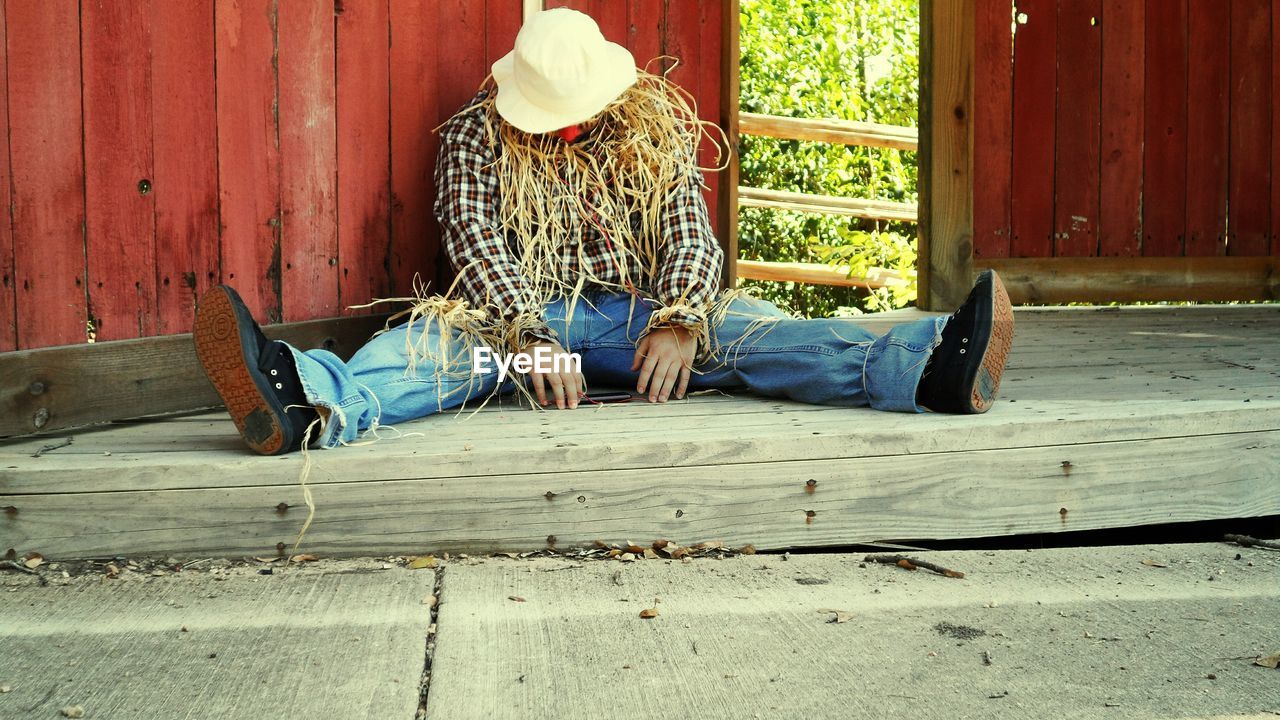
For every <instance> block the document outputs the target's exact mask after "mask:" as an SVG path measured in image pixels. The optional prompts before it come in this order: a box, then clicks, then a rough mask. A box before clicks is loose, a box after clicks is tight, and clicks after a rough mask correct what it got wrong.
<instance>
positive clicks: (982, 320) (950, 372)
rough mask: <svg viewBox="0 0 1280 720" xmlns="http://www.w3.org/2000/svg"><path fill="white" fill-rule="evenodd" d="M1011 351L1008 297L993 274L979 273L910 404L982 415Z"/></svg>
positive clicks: (996, 276)
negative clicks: (913, 401) (912, 402)
mask: <svg viewBox="0 0 1280 720" xmlns="http://www.w3.org/2000/svg"><path fill="white" fill-rule="evenodd" d="M1012 345H1013V306H1012V305H1011V304H1010V303H1009V293H1008V292H1006V291H1005V289H1004V283H1002V282H1000V276H999V275H997V274H996V273H995V271H994V270H985V271H983V273H982V274H981V275H979V276H978V281H977V282H976V283H974V285H973V290H971V291H969V297H968V298H966V299H965V301H964V304H963V305H961V306H960V309H959V310H956V311H955V313H953V314H952V315H951V318H950V319H949V320H947V324H946V325H945V326H944V327H943V328H942V342H941V343H940V344H939V345H938V347H937V348H935V349H934V351H933V353H932V354H931V355H930V356H929V362H928V364H927V365H925V369H924V375H923V376H922V377H921V378H920V385H919V387H918V389H917V390H916V404H918V405H922V406H924V407H927V408H929V409H930V410H933V411H934V412H944V413H983V412H986V411H987V410H988V409H990V407H991V405H992V403H994V402H995V400H996V394H997V393H998V392H999V391H1000V376H1001V375H1002V374H1004V364H1005V361H1006V360H1008V358H1009V348H1010V347H1011V346H1012Z"/></svg>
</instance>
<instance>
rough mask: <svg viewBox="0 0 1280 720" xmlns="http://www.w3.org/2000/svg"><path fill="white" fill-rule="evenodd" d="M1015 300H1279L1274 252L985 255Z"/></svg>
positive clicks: (980, 264) (1279, 261) (1279, 270)
mask: <svg viewBox="0 0 1280 720" xmlns="http://www.w3.org/2000/svg"><path fill="white" fill-rule="evenodd" d="M974 265H975V267H977V268H993V269H995V270H996V272H998V273H1000V278H1001V279H1002V280H1003V281H1004V284H1005V287H1006V288H1007V289H1008V290H1009V297H1010V299H1011V300H1012V301H1013V302H1014V303H1048V304H1053V303H1067V302H1093V303H1107V302H1157V301H1161V300H1171V301H1201V302H1203V301H1216V300H1217V301H1220V300H1280V258H1277V257H1171V258H1160V257H1101V258H1099V257H1087V258H1067V257H1057V258H983V259H979V260H975V261H974Z"/></svg>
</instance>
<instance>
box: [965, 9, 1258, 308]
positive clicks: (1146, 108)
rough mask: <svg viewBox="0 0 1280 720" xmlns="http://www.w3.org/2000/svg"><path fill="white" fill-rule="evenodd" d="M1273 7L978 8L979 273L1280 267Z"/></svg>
mask: <svg viewBox="0 0 1280 720" xmlns="http://www.w3.org/2000/svg"><path fill="white" fill-rule="evenodd" d="M1277 6H1280V2H1274V1H1273V0H1225V1H1224V0H1145V2H1144V1H1143V0H1071V2H1067V1H1065V0H1061V1H1059V0H1016V2H1011V0H977V7H976V17H977V22H976V27H975V38H974V54H975V64H974V79H973V83H974V87H975V100H974V102H975V114H974V123H973V133H974V137H973V143H974V157H973V164H974V176H975V178H976V179H977V181H976V182H975V185H974V190H973V204H974V220H973V223H974V226H973V230H974V237H973V256H974V259H975V261H978V262H981V260H982V259H984V258H985V259H998V258H1054V257H1069V258H1089V257H1136V256H1146V257H1161V258H1171V257H1189V258H1193V257H1208V256H1222V255H1230V256H1241V257H1244V256H1266V255H1280V239H1278V237H1280V182H1273V176H1275V175H1277V174H1280V119H1277V118H1275V110H1276V106H1275V103H1274V102H1273V99H1278V98H1276V97H1275V96H1276V95H1277V93H1280V42H1276V41H1275V38H1277V29H1280V7H1277ZM1135 267H1136V266H1135ZM1170 299H1172V298H1170Z"/></svg>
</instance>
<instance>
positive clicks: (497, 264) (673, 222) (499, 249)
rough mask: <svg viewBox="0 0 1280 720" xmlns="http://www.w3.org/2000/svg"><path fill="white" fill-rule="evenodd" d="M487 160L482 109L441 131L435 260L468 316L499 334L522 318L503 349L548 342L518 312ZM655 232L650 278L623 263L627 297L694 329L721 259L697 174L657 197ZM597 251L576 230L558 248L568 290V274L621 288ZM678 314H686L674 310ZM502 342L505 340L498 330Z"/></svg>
mask: <svg viewBox="0 0 1280 720" xmlns="http://www.w3.org/2000/svg"><path fill="white" fill-rule="evenodd" d="M486 92H487V91H481V92H480V94H479V95H477V96H476V97H475V98H474V99H473V100H472V101H471V103H472V104H475V103H478V101H480V100H481V99H483V98H484V96H485V93H486ZM579 142H582V143H584V145H583V149H584V150H586V151H587V152H591V151H592V150H593V146H594V141H593V140H592V139H591V138H590V137H588V138H587V139H584V140H580V141H579ZM494 160H495V155H494V151H493V150H492V149H491V148H489V147H488V146H487V143H486V141H485V131H484V109H483V108H481V107H473V108H472V109H471V110H470V111H468V112H465V113H462V114H460V115H458V116H456V117H454V118H453V119H452V120H451V121H449V122H448V123H447V124H446V125H445V126H444V128H443V130H442V131H441V138H440V154H439V158H438V160H437V162H436V176H435V177H436V203H435V213H436V218H437V219H438V220H439V221H440V226H441V229H442V230H443V242H444V248H445V252H446V253H448V256H449V259H450V261H451V262H452V263H453V267H454V268H455V270H457V271H458V272H460V273H462V277H461V278H459V282H458V284H459V286H460V287H461V288H462V291H463V294H464V296H465V299H466V300H468V301H469V302H470V303H471V305H472V306H473V307H478V308H483V307H489V308H492V309H494V311H495V312H497V313H498V314H500V315H501V317H499V318H497V320H498V322H499V326H500V327H502V326H504V325H505V326H506V327H510V323H512V322H514V321H515V320H516V318H518V317H520V316H521V315H525V316H526V317H525V318H524V322H523V323H522V324H523V325H524V326H525V327H528V328H530V329H529V330H528V331H527V332H526V333H525V334H524V335H523V336H522V337H520V338H515V339H512V340H513V343H515V344H526V343H528V342H529V341H530V339H531V337H536V338H538V339H541V340H547V341H554V342H558V341H559V339H558V338H557V337H556V336H555V334H554V332H553V331H552V330H551V329H550V328H548V327H547V326H546V324H545V323H543V322H542V308H541V307H527V306H526V305H527V304H528V303H527V301H526V299H525V293H524V290H525V284H524V279H523V277H522V276H521V274H520V267H519V252H520V248H519V244H518V242H519V241H518V240H516V239H514V238H512V240H511V242H510V243H508V242H506V241H504V233H503V230H502V228H501V226H500V224H499V220H498V207H499V205H500V203H501V202H502V198H501V197H499V185H498V176H497V172H496V170H495V162H494ZM660 231H661V233H662V236H663V238H665V240H664V241H663V242H661V243H660V244H659V245H658V247H659V255H658V258H657V260H658V262H657V271H656V273H655V274H654V275H655V276H654V277H647V269H646V268H644V267H643V266H641V264H640V262H639V260H637V259H636V258H634V257H632V256H631V254H628V258H629V260H628V262H629V267H626V268H625V270H626V276H627V277H630V278H632V279H633V282H636V283H644V284H643V285H641V286H639V287H637V288H636V289H637V291H639V292H640V293H641V295H642V296H643V297H645V298H647V299H649V300H651V301H656V306H655V303H654V302H651V303H650V305H651V306H655V310H654V312H660V311H661V309H662V308H663V307H666V306H670V305H674V304H676V303H677V302H678V301H679V302H680V304H681V306H682V307H681V309H678V310H676V311H674V312H673V313H672V314H671V317H669V318H668V319H667V320H666V321H665V322H664V323H662V324H663V325H682V326H685V327H689V328H698V327H700V326H701V325H702V324H703V323H705V322H706V317H705V316H704V315H703V313H702V312H701V311H699V310H696V309H695V308H705V307H707V305H708V304H709V303H710V302H711V301H712V300H713V299H714V297H715V295H716V292H717V290H718V289H719V278H720V268H721V262H722V260H723V251H722V250H721V249H720V245H719V243H718V242H717V241H716V238H715V234H714V232H713V230H712V228H711V221H710V219H709V217H708V214H707V205H706V201H705V199H704V198H703V196H702V173H701V172H698V171H695V172H693V173H691V174H690V175H689V176H688V177H685V178H681V179H679V181H678V182H677V183H676V184H675V186H674V187H673V189H672V190H671V192H670V194H669V195H668V197H667V207H666V210H665V212H664V213H663V215H662V219H661V223H660ZM605 247H606V246H605V241H604V238H603V237H602V236H601V233H600V232H599V230H597V229H596V228H595V227H592V226H591V225H589V224H588V223H586V222H579V223H577V224H576V225H575V226H574V228H573V230H572V232H571V237H569V238H567V241H566V247H565V255H566V257H568V258H571V261H570V262H569V263H568V264H567V265H566V268H567V269H566V273H571V274H574V275H575V276H574V277H562V278H560V280H562V281H563V282H565V283H567V284H568V285H570V286H575V285H576V284H577V282H578V277H577V276H576V272H581V271H583V270H589V271H590V273H591V274H592V275H593V276H594V277H596V278H599V279H600V280H602V281H604V282H615V283H621V282H622V280H623V277H622V273H620V272H619V269H618V268H617V267H616V266H615V265H614V261H613V259H612V258H610V257H609V255H608V254H607V252H606V250H605ZM580 263H581V264H580ZM582 265H586V268H583V267H582ZM586 287H588V288H590V287H591V285H590V284H588V285H587V286H586ZM547 300H549V298H548V299H547ZM685 306H691V307H689V309H684V307H685ZM502 335H503V337H507V333H506V332H505V331H503V332H502ZM516 349H518V348H516Z"/></svg>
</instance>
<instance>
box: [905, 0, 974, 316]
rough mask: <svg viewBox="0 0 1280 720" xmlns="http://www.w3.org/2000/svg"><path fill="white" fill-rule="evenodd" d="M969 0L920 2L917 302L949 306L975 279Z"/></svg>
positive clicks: (937, 307) (927, 306) (971, 19)
mask: <svg viewBox="0 0 1280 720" xmlns="http://www.w3.org/2000/svg"><path fill="white" fill-rule="evenodd" d="M974 3H975V0H924V2H922V3H921V6H920V20H921V27H920V154H919V162H920V227H919V230H920V246H919V250H918V257H919V265H920V267H919V272H920V293H919V298H920V299H919V301H918V302H919V304H920V306H921V307H923V308H925V309H927V310H943V311H947V310H953V309H955V307H956V306H957V305H958V304H960V302H961V301H963V300H964V297H965V295H966V294H968V292H969V287H970V285H971V283H972V281H973V182H974V177H973V120H972V118H973V77H974V73H973V57H974V15H975V12H976V9H975V5H974Z"/></svg>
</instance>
